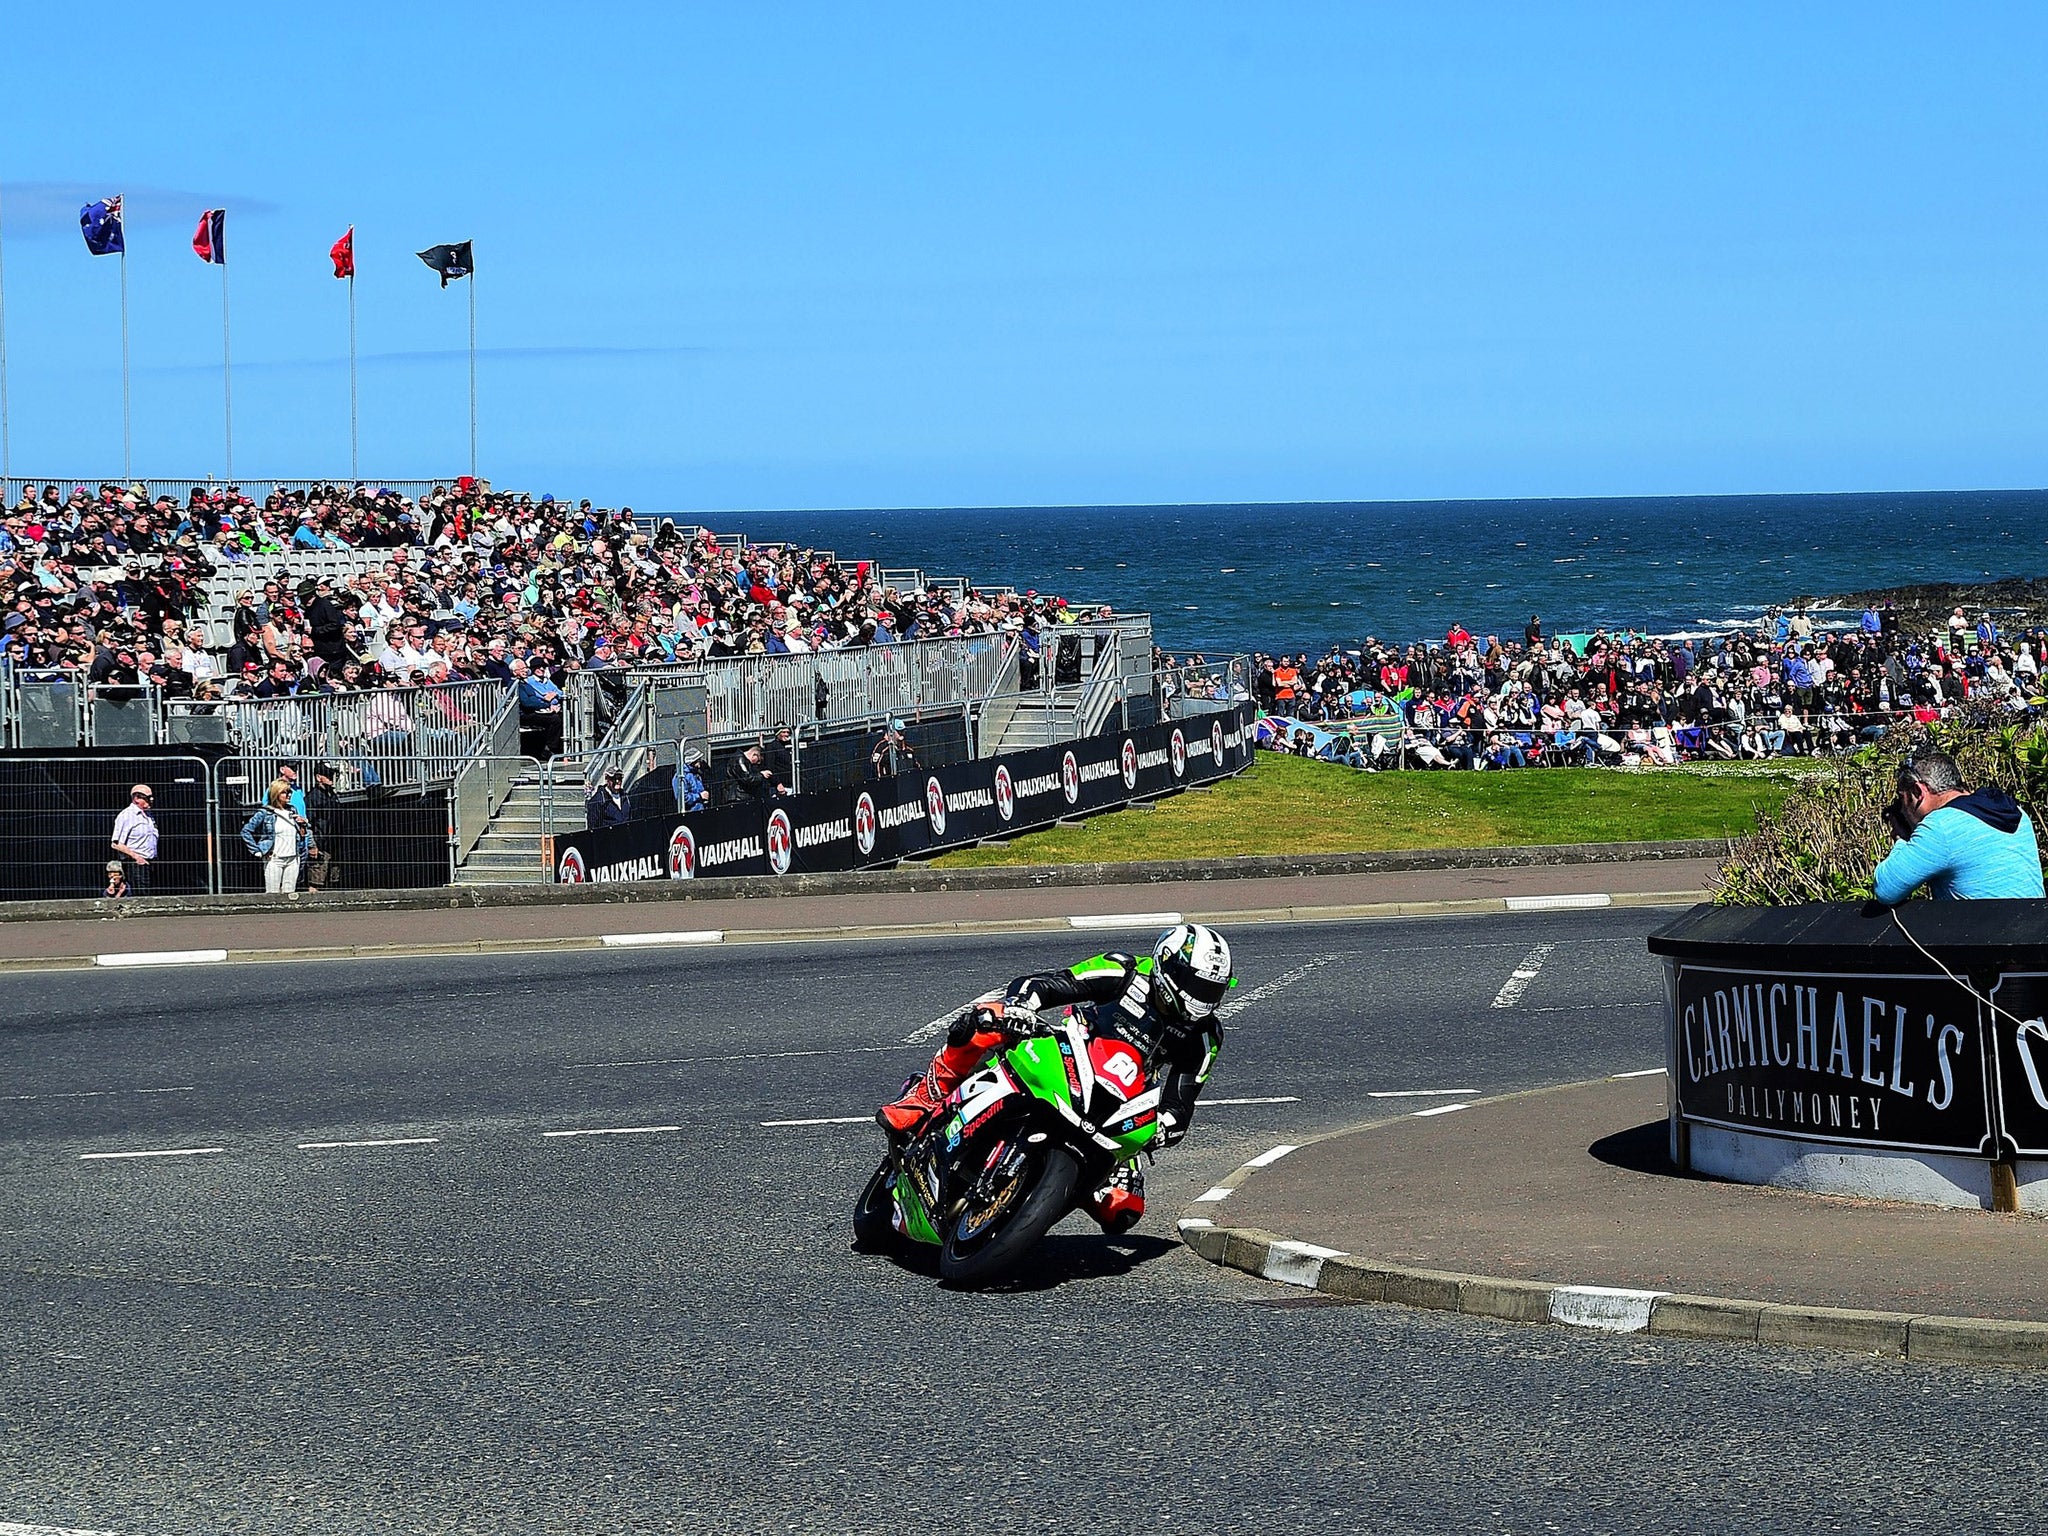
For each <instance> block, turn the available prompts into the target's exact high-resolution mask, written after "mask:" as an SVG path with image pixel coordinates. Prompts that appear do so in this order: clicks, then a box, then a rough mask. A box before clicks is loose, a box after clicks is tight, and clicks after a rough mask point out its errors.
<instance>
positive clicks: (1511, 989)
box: [1493, 944, 1557, 1008]
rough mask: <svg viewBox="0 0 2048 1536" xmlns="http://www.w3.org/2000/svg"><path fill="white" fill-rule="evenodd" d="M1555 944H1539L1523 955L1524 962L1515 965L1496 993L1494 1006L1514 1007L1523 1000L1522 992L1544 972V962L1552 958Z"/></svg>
mask: <svg viewBox="0 0 2048 1536" xmlns="http://www.w3.org/2000/svg"><path fill="white" fill-rule="evenodd" d="M1556 948H1557V946H1556V945H1555V944H1538V945H1537V946H1536V947H1535V948H1534V949H1532V950H1530V951H1529V953H1528V954H1526V955H1524V956H1523V957H1522V963H1521V964H1520V965H1518V966H1516V967H1515V969H1514V974H1512V975H1511V976H1509V977H1508V979H1507V980H1506V982H1504V983H1503V984H1502V986H1501V989H1500V991H1499V992H1497V993H1496V994H1495V995H1494V999H1493V1006H1494V1007H1496V1008H1512V1007H1514V1006H1515V1004H1517V1003H1519V1002H1520V1001H1521V1000H1522V994H1523V993H1524V992H1526V991H1528V990H1529V983H1530V982H1532V981H1534V980H1535V979H1536V978H1537V977H1538V976H1540V975H1542V974H1543V962H1544V961H1546V960H1548V959H1549V958H1550V952H1551V951H1552V950H1554V949H1556Z"/></svg>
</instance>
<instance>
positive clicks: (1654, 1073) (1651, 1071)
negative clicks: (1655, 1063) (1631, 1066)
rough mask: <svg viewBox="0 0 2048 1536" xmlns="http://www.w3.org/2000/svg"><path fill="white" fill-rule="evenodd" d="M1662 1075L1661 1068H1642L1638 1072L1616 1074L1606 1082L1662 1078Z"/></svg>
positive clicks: (1662, 1069)
mask: <svg viewBox="0 0 2048 1536" xmlns="http://www.w3.org/2000/svg"><path fill="white" fill-rule="evenodd" d="M1663 1075H1664V1068H1662V1067H1644V1068H1643V1069H1642V1070H1641V1071H1638V1072H1616V1073H1615V1074H1614V1075H1613V1076H1612V1077H1610V1078H1609V1079H1608V1081H1609V1082H1619V1081H1620V1080H1621V1079H1622V1078H1624V1077H1662V1076H1663Z"/></svg>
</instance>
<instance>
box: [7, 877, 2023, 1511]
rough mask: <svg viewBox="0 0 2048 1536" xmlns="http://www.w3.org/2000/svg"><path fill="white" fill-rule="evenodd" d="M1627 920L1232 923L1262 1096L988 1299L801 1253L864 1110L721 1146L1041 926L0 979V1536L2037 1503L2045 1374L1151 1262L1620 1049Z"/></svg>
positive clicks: (853, 1108) (1581, 1071) (1239, 1037)
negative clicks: (1417, 1114) (1480, 1104)
mask: <svg viewBox="0 0 2048 1536" xmlns="http://www.w3.org/2000/svg"><path fill="white" fill-rule="evenodd" d="M1659 920H1660V916H1659V914H1655V913H1650V912H1642V911H1611V912H1603V913H1585V914H1544V915H1534V914H1530V915H1516V916H1508V917H1495V918H1442V919H1432V920H1417V921H1408V922H1376V923H1370V924H1356V925H1337V924H1314V925H1301V926H1295V927H1267V928H1262V929H1256V930H1246V931H1241V932H1238V933H1235V934H1233V935H1232V937H1233V940H1234V942H1235V943H1236V946H1237V950H1238V955H1239V966H1240V972H1241V974H1242V975H1243V977H1244V986H1243V988H1242V989H1241V990H1240V992H1239V994H1238V1001H1240V1002H1241V1003H1242V1004H1243V1006H1242V1008H1241V1009H1240V1011H1238V1012H1237V1013H1236V1014H1235V1016H1234V1017H1233V1018H1232V1019H1231V1021H1230V1024H1231V1028H1230V1033H1229V1040H1228V1045H1227V1049H1226V1054H1225V1057H1224V1060H1223V1063H1222V1065H1221V1067H1220V1069H1219V1072H1218V1075H1217V1077H1216V1078H1215V1080H1214V1081H1213V1082H1212V1084H1211V1087H1210V1098H1211V1099H1214V1100H1227V1099H1260V1098H1266V1099H1271V1098H1285V1099H1288V1100H1290V1101H1291V1102H1285V1103H1269V1104H1237V1105H1232V1104H1221V1103H1219V1104H1217V1105H1215V1106H1214V1107H1210V1108H1205V1109H1204V1110H1203V1112H1202V1113H1201V1115H1200V1116H1199V1118H1198V1122H1197V1125H1196V1129H1195V1131H1194V1133H1193V1134H1192V1135H1191V1136H1190V1137H1189V1139H1188V1141H1187V1142H1186V1143H1185V1144H1184V1145H1183V1146H1182V1147H1181V1148H1179V1149H1178V1150H1177V1151H1176V1152H1175V1153H1173V1154H1171V1155H1170V1156H1169V1158H1168V1159H1166V1160H1164V1161H1162V1162H1161V1163H1160V1164H1159V1166H1158V1167H1157V1168H1156V1169H1155V1170H1154V1171H1153V1174H1152V1184H1151V1196H1152V1214H1151V1215H1149V1216H1148V1217H1147V1219H1146V1222H1145V1224H1144V1225H1143V1226H1141V1227H1140V1228H1139V1229H1138V1230H1137V1231H1136V1232H1135V1233H1133V1234H1132V1235H1131V1236H1130V1237H1128V1238H1126V1239H1124V1240H1122V1241H1120V1242H1117V1243H1113V1244H1112V1243H1109V1242H1106V1241H1105V1240H1103V1239H1102V1238H1101V1236H1100V1235H1099V1234H1098V1233H1097V1232H1096V1231H1095V1229H1094V1227H1093V1226H1092V1224H1089V1223H1087V1222H1085V1221H1084V1220H1079V1219H1075V1220H1070V1221H1069V1222H1068V1223H1066V1224H1065V1225H1063V1226H1062V1227H1061V1228H1060V1229H1059V1231H1058V1232H1057V1233H1056V1234H1055V1235H1054V1237H1053V1239H1051V1240H1050V1242H1049V1243H1048V1245H1047V1247H1046V1249H1045V1251H1044V1254H1043V1261H1042V1262H1041V1263H1040V1264H1039V1265H1037V1266H1036V1268H1035V1269H1034V1270H1033V1271H1032V1272H1031V1274H1030V1275H1029V1276H1028V1277H1027V1283H1026V1284H1025V1285H1023V1286H1022V1287H1020V1288H1019V1289H1017V1290H1015V1291H1012V1292H1008V1293H1004V1294H998V1295H962V1294H956V1293H952V1292H947V1291H943V1290H941V1289H939V1288H938V1286H937V1285H936V1283H935V1282H934V1281H933V1279H932V1278H931V1277H930V1275H929V1274H928V1273H920V1272H919V1271H917V1270H916V1269H912V1268H905V1267H901V1266H899V1265H897V1264H895V1263H893V1262H891V1261H889V1260H887V1259H881V1258H873V1257H866V1256H857V1255H854V1254H852V1253H850V1252H849V1251H848V1248H847V1225H846V1216H847V1210H848V1207H849V1204H850V1202H851V1199H852V1196H853V1194H854V1193H855V1191H856V1190H857V1189H858V1187H859V1185H860V1184H861V1182H862V1180H863V1179H864V1178H865V1177H866V1175H867V1174H868V1172H869V1171H870V1170H871V1168H872V1166H873V1164H874V1161H875V1158H876V1156H877V1155H878V1147H879V1139H880V1138H879V1135H878V1133H876V1132H875V1131H874V1130H873V1128H872V1127H871V1126H865V1125H860V1124H812V1125H796V1124H789V1125H764V1124H763V1122H765V1121H801V1120H819V1121H824V1120H833V1119H837V1118H839V1117H851V1116H864V1115H865V1114H867V1113H868V1112H869V1111H870V1110H871V1109H872V1107H873V1105H874V1104H875V1103H876V1102H877V1101H878V1100H879V1099H881V1098H882V1097H885V1096H887V1095H889V1094H891V1093H893V1092H894V1090H895V1088H896V1086H897V1084H898V1083H899V1082H900V1081H901V1080H902V1079H903V1078H904V1077H905V1076H906V1075H908V1074H909V1073H910V1072H912V1071H913V1070H915V1069H916V1068H917V1067H918V1066H919V1065H921V1063H922V1061H923V1060H924V1058H925V1048H923V1047H920V1046H914V1045H906V1044H904V1043H903V1042H904V1040H905V1037H906V1036H907V1035H910V1034H912V1033H913V1032H915V1031H916V1030H917V1029H918V1027H919V1026H921V1025H923V1024H925V1023H926V1022H927V1021H928V1020H931V1019H933V1018H934V1017H935V1016H937V1015H939V1014H940V1013H942V1012H944V1011H945V1010H947V1009H949V1008H951V1007H953V1006H956V1005H958V1004H960V1003H962V1002H964V1001H966V1000H967V999H968V998H969V997H971V996H973V995H974V994H975V993H976V992H978V991H980V990H981V989H982V988H984V987H985V986H988V985H991V984H994V983H995V982H999V981H1001V980H1004V979H1006V978H1007V977H1008V976H1010V975H1012V974H1014V973H1017V972H1019V971H1023V970H1027V969H1032V968H1037V967H1041V966H1045V965H1050V964H1055V963H1060V962H1062V961H1065V960H1068V959H1072V958H1076V957H1077V956H1078V955H1079V954H1080V953H1083V952H1085V950H1084V945H1085V942H1086V937H1085V936H1077V937H1075V938H1071V939H1069V938H1057V939H1055V938H1047V937H1038V936H1034V937H1031V938H1018V939H1011V940H1000V941H988V940H975V941H961V940H949V941H934V942H931V943H924V944H891V945H886V946H884V945H879V944H847V945H837V944H835V945H825V944H807V945H791V946H784V947H773V948H771V947H755V948H743V947H732V948H725V949H719V950H697V951H689V950H671V951H660V952H630V951H625V952H607V953H595V954H564V955H551V956H533V957H504V956H494V957H464V958H459V959H447V960H436V961H433V962H388V963H387V962H377V963H371V962H339V963H326V964H303V965H271V966H245V967H235V968H217V969H210V970H204V971H178V972H154V973H73V974H53V975H41V976H7V977H0V1020H4V1021H5V1022H4V1024H0V1276H4V1281H5V1293H6V1297H7V1301H6V1305H5V1307H4V1308H0V1532H7V1531H8V1530H9V1527H8V1524H7V1522H22V1523H29V1524H40V1525H45V1526H53V1527H60V1528H68V1529H80V1528H82V1529H90V1530H96V1531H116V1532H121V1533H124V1536H138V1533H146V1532H163V1533H178V1536H186V1533H190V1536H212V1533H227V1532H244V1531H249V1532H255V1531H261V1532H279V1533H325V1532H346V1533H355V1532H363V1533H370V1532H376V1533H380V1536H382V1533H392V1532H411V1531H433V1532H441V1531H463V1532H481V1531H492V1532H526V1531H547V1532H555V1533H564V1532H606V1533H623V1532H671V1531H673V1532H686V1531H688V1532H694V1531H713V1532H751V1531H806V1532H808V1531H862V1532H867V1531H873V1532H889V1533H899V1532H903V1531H906V1530H916V1529H919V1528H924V1527H931V1528H939V1529H980V1530H987V1531H1058V1532H1097V1531H1099V1532H1115V1533H1122V1532H1126V1531H1130V1530H1138V1529H1155V1530H1164V1531H1247V1532H1271V1531H1275V1530H1280V1529H1298V1530H1307V1531H1322V1530H1333V1531H1334V1530H1359V1529H1372V1530H1374V1531H1379V1532H1397V1531H1398V1532H1405V1531H1432V1532H1437V1531H1441V1532H1459V1533H1464V1532H1472V1531H1501V1532H1540V1531H1552V1530H1558V1531H1573V1532H1579V1531H1589V1532H1597V1531H1618V1532H1633V1531H1652V1530H1655V1531H1662V1530H1679V1529H1689V1530H1714V1531H1782V1530H1800V1531H1835V1530H1842V1531H1848V1530H1855V1531H1859V1532H1865V1531H1893V1530H1921V1529H1927V1530H1934V1529H1939V1530H1942V1531H1944V1532H1949V1533H1953V1532H1960V1531H1973V1530H1985V1531H1991V1530H2007V1531H2010V1530H2020V1529H2039V1528H2041V1527H2042V1526H2043V1525H2044V1524H2048V1520H2044V1516H2048V1495H2044V1490H2043V1486H2042V1480H2041V1478H2040V1477H2039V1475H2038V1473H2037V1471H2036V1470H2035V1469H2034V1462H2035V1453H2034V1448H2033V1446H2034V1440H2035V1431H2036V1426H2037V1424H2038V1421H2039V1418H2040V1405H2041V1403H2042V1401H2043V1395H2044V1392H2048V1382H2044V1380H2043V1378H2042V1377H2040V1376H2039V1375H2029V1374H2020V1373H1998V1372H1985V1373H1978V1372H1970V1371H1964V1370H1957V1369H1945V1368H1929V1367H1925V1366H1917V1365H1914V1366H1909V1365H1907V1364H1905V1363H1903V1362H1896V1361H1878V1360H1861V1359H1854V1358H1846V1357H1840V1356H1834V1355H1828V1354H1820V1353H1809V1352H1800V1351H1788V1350H1777V1349H1769V1348H1761V1347H1738V1346H1727V1345H1693V1344H1686V1343H1683V1342H1679V1341H1671V1340H1663V1339H1650V1338H1647V1337H1641V1336H1638V1337H1632V1338H1614V1337H1605V1336H1600V1335H1590V1334H1582V1333H1579V1332H1577V1331H1575V1330H1566V1329H1558V1328H1527V1327H1513V1326H1508V1325H1496V1324H1489V1323H1485V1322H1480V1321H1476V1320H1472V1319H1467V1318H1461V1317H1455V1316H1450V1315H1445V1314H1432V1313H1421V1312H1411V1311H1406V1310H1403V1309H1399V1308H1391V1307H1376V1306H1325V1305H1316V1304H1313V1302H1311V1300H1310V1299H1309V1298H1307V1297H1304V1296H1303V1295H1301V1293H1299V1292H1294V1291H1289V1290H1286V1289H1285V1288H1281V1287H1276V1286H1270V1285H1267V1284H1264V1283H1262V1282H1258V1281H1254V1280H1250V1279H1248V1278H1246V1277H1243V1276H1240V1275H1235V1274H1233V1273H1231V1272H1227V1271H1220V1270H1217V1269H1214V1268H1211V1267H1210V1266H1209V1265H1207V1264H1205V1263H1203V1262H1201V1261H1200V1260H1198V1259H1196V1258H1195V1257H1194V1256H1193V1255H1192V1254H1190V1253H1188V1252H1186V1251H1185V1250H1183V1249H1181V1248H1180V1247H1179V1245H1178V1244H1177V1243H1176V1242H1175V1241H1174V1240H1173V1237H1172V1220H1173V1217H1174V1216H1175V1215H1176V1214H1177V1213H1178V1212H1179V1210H1180V1209H1181V1207H1182V1206H1183V1204H1184V1203H1185V1202H1186V1201H1187V1200H1188V1199H1189V1198H1191V1197H1192V1196H1193V1195H1194V1194H1197V1193H1199V1192H1200V1191H1201V1189H1202V1188H1203V1187H1204V1186H1205V1185H1207V1184H1209V1183H1212V1182H1213V1181H1214V1180H1215V1179H1216V1178H1218V1177H1220V1176H1221V1175H1223V1174H1225V1173H1227V1172H1229V1171H1230V1170H1231V1169H1232V1168H1235V1167H1236V1166H1238V1165H1239V1164H1240V1163H1242V1162H1243V1161H1244V1160H1245V1159H1247V1158H1248V1157H1250V1156H1252V1155H1254V1154H1256V1153H1257V1152H1259V1151H1262V1150H1264V1149H1265V1148H1267V1147H1270V1146H1272V1145H1274V1144H1275V1143H1277V1142H1280V1141H1285V1140H1291V1139H1298V1138H1299V1137H1300V1136H1301V1135H1303V1134H1305V1133H1310V1132H1314V1131H1316V1130H1321V1129H1327V1128H1332V1127H1335V1126H1338V1125H1343V1124H1349V1123H1353V1122H1356V1121H1359V1120H1361V1119H1367V1118H1376V1117H1378V1116H1380V1115H1384V1114H1389V1113H1399V1112H1402V1111H1403V1110H1406V1109H1410V1108H1413V1107H1414V1105H1415V1101H1404V1100H1400V1099H1376V1098H1373V1097H1370V1095H1372V1094H1374V1093H1388V1092H1395V1091H1402V1090H1417V1089H1431V1088H1465V1089H1477V1090H1481V1091H1486V1092H1497V1091H1501V1090H1506V1089H1512V1088H1519V1087H1529V1086H1536V1085H1539V1084H1544V1083H1553V1082H1565V1081H1571V1080H1575V1079H1580V1078H1585V1077H1589V1076H1595V1075H1599V1074H1602V1073H1607V1072H1616V1071H1627V1070H1631V1069H1635V1068H1640V1067H1648V1066H1653V1065H1655V1064H1657V1061H1658V1049H1657V998H1658V995H1659V994H1658V985H1659V984H1658V979H1657V975H1656V972H1655V971H1654V969H1653V968H1652V966H1651V965H1650V963H1649V961H1648V958H1647V956H1646V955H1645V953H1644V950H1643V945H1642V937H1643V935H1644V933H1646V932H1647V931H1648V930H1649V929H1650V928H1651V927H1652V926H1654V925H1655V924H1656V923H1657V922H1658V921H1659ZM1541 946H1549V948H1547V949H1542V948H1541ZM1539 951H1540V952H1539ZM1532 956H1533V957H1534V958H1533V959H1532ZM1531 968H1535V969H1537V970H1538V974H1537V975H1536V976H1535V977H1534V978H1533V979H1531V980H1529V981H1527V984H1526V987H1525V988H1524V989H1523V990H1522V991H1521V992H1520V995H1519V996H1518V997H1517V998H1515V999H1514V1000H1513V1001H1512V1003H1511V1005H1510V1006H1504V1007H1495V1006H1494V1004H1495V1000H1496V998H1497V997H1499V996H1500V995H1501V991H1502V988H1503V987H1504V986H1507V985H1508V984H1509V982H1510V980H1511V978H1512V977H1513V973H1514V972H1515V971H1516V970H1518V969H1521V970H1528V969H1531ZM643 1127H672V1129H654V1130H644V1129H640V1128H643ZM563 1131H610V1132H627V1133H628V1134H608V1135H582V1136H564V1135H550V1134H548V1133H550V1132H563ZM425 1138H432V1139H431V1140H427V1139H425ZM373 1141H393V1142H401V1143H404V1144H399V1145H386V1146H360V1145H351V1146H319V1145H315V1146H306V1145H304V1144H307V1143H360V1142H373ZM192 1148H218V1149H220V1150H218V1151H211V1152H205V1153H201V1154H198V1155H192V1156H180V1157H160V1158H159V1157H152V1158H110V1157H105V1156H100V1155H97V1154H108V1153H121V1152H136V1151H165V1150H181V1149H192Z"/></svg>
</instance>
